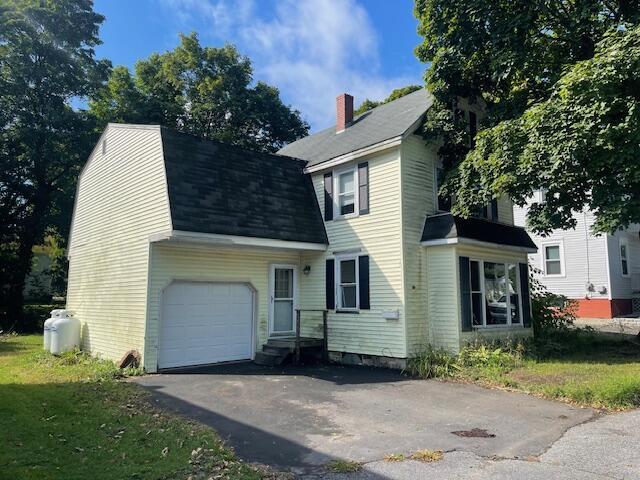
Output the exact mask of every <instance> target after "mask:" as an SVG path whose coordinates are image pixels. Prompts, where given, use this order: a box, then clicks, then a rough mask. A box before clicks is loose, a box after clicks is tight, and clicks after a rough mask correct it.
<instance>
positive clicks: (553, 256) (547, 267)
mask: <svg viewBox="0 0 640 480" xmlns="http://www.w3.org/2000/svg"><path fill="white" fill-rule="evenodd" d="M542 255H544V264H543V267H544V273H545V275H562V248H561V245H560V244H559V243H556V244H546V245H543V249H542Z"/></svg>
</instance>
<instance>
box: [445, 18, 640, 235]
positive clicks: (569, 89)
mask: <svg viewBox="0 0 640 480" xmlns="http://www.w3.org/2000/svg"><path fill="white" fill-rule="evenodd" d="M458 173H459V174H458V176H457V177H456V179H455V181H454V184H455V186H456V191H457V192H458V193H459V194H462V196H463V197H464V198H466V199H471V203H474V202H478V201H481V200H482V199H483V198H486V197H490V196H498V195H501V194H506V195H509V196H510V197H511V198H513V199H514V200H515V201H516V203H518V204H521V205H524V203H525V201H526V199H527V197H528V196H530V195H531V193H532V186H539V187H542V188H544V189H545V190H546V195H545V201H544V202H541V203H534V204H533V205H531V207H530V211H529V215H528V222H529V224H530V226H531V227H532V228H533V229H535V230H536V231H540V232H550V230H551V229H552V228H553V227H562V228H573V227H575V225H576V220H575V218H574V217H573V215H572V211H580V210H581V209H582V208H583V206H584V205H590V206H591V208H592V209H593V210H594V213H595V217H596V221H595V224H594V229H595V230H596V231H598V232H611V233H613V232H615V231H616V230H618V229H619V228H624V227H627V226H628V225H629V224H631V223H635V222H640V27H635V28H634V29H632V30H627V31H616V32H612V33H611V34H610V35H608V36H606V37H605V39H604V40H602V41H601V43H599V44H598V45H597V46H596V52H595V56H594V57H593V58H592V59H590V60H584V61H582V62H578V63H576V64H575V65H573V66H571V67H570V68H569V69H568V70H566V72H565V73H564V74H563V75H562V77H561V78H560V80H559V81H558V82H557V83H556V85H555V86H554V88H553V90H552V93H551V96H550V97H549V99H548V100H545V101H543V102H540V103H537V104H535V105H534V106H532V107H530V108H528V109H527V110H525V112H524V113H523V115H521V116H520V117H519V118H517V119H513V120H507V121H503V122H501V123H500V124H498V125H497V126H495V127H492V128H489V129H487V130H485V131H484V132H482V133H481V134H480V136H479V137H478V139H477V145H476V148H475V150H474V151H472V152H470V154H469V155H467V158H466V159H465V161H464V162H462V164H461V165H460V168H459V169H458ZM468 205H469V203H466V204H463V203H459V204H458V205H457V211H458V212H460V213H463V214H465V215H468V214H469V213H470V212H469V210H468Z"/></svg>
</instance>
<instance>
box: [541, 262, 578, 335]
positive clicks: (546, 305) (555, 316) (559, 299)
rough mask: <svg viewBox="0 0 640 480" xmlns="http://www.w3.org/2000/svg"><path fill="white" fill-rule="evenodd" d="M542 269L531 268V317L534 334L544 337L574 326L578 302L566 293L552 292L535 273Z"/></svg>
mask: <svg viewBox="0 0 640 480" xmlns="http://www.w3.org/2000/svg"><path fill="white" fill-rule="evenodd" d="M537 273H540V270H539V269H537V268H534V267H532V268H531V269H530V275H529V282H530V291H531V317H532V323H533V334H534V336H536V337H544V336H546V335H548V334H550V333H555V332H558V331H566V330H568V329H569V328H570V327H571V326H573V324H574V322H575V319H576V311H577V308H578V304H577V302H576V301H574V300H570V299H568V298H567V297H565V296H564V295H557V294H555V293H551V292H550V291H549V290H547V288H546V287H545V286H544V285H543V284H542V283H540V281H539V280H538V279H537V278H536V277H535V276H534V274H537Z"/></svg>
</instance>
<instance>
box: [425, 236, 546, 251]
mask: <svg viewBox="0 0 640 480" xmlns="http://www.w3.org/2000/svg"><path fill="white" fill-rule="evenodd" d="M457 244H465V245H474V246H477V247H485V248H497V249H500V250H509V251H512V252H520V253H536V252H537V251H538V249H537V248H531V247H520V246H516V245H504V244H502V243H493V242H483V241H481V240H475V239H473V238H464V237H456V238H439V239H437V240H425V241H423V242H420V245H422V246H423V247H436V246H442V245H457Z"/></svg>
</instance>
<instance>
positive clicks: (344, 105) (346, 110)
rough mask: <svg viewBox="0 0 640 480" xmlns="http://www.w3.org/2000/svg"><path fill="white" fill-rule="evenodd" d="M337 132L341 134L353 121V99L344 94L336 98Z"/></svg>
mask: <svg viewBox="0 0 640 480" xmlns="http://www.w3.org/2000/svg"><path fill="white" fill-rule="evenodd" d="M336 109H337V115H336V132H337V133H340V132H342V131H343V130H344V129H345V128H347V127H348V126H349V124H350V123H351V122H352V121H353V97H352V96H351V95H349V94H348V93H342V94H340V95H338V97H337V98H336Z"/></svg>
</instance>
